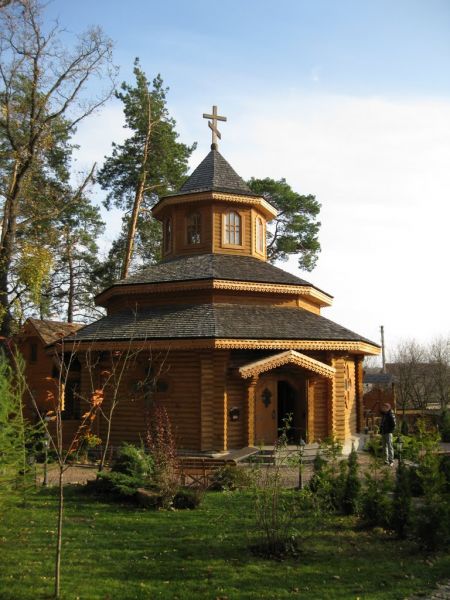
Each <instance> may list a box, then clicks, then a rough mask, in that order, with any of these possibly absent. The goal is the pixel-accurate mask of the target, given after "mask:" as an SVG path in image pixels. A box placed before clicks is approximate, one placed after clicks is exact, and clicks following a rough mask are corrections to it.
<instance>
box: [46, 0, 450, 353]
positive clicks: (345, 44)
mask: <svg viewBox="0 0 450 600" xmlns="http://www.w3.org/2000/svg"><path fill="white" fill-rule="evenodd" d="M55 18H58V19H59V21H60V23H61V25H63V26H64V27H65V28H66V30H67V33H66V38H65V42H66V43H67V44H70V43H71V42H72V39H73V38H74V36H75V34H77V33H80V32H81V31H83V30H85V29H86V28H87V27H89V26H91V25H100V26H101V27H102V28H103V30H104V31H105V33H107V34H108V35H109V36H110V37H111V38H112V39H113V40H114V60H115V63H116V65H118V66H119V68H120V73H119V80H120V81H123V80H126V81H129V82H132V80H133V78H132V67H133V60H134V58H135V57H139V58H140V60H141V65H142V67H143V69H144V71H145V72H146V73H147V75H148V76H149V77H150V78H152V77H154V76H155V75H156V74H157V73H161V75H162V77H163V79H164V82H165V84H166V85H167V86H169V88H170V91H169V94H168V108H169V112H170V114H171V115H172V116H173V117H174V118H175V119H176V121H177V131H178V132H179V134H180V140H181V141H183V142H185V143H187V144H191V143H192V142H194V141H196V142H197V143H198V147H197V150H196V151H195V152H194V153H193V155H192V157H191V162H190V165H191V168H195V166H196V165H198V163H199V162H200V161H201V160H202V159H203V157H204V156H205V155H206V154H207V152H208V151H209V146H210V143H211V139H210V132H209V129H208V127H207V123H206V121H205V120H204V119H202V114H203V112H209V111H210V109H211V106H212V105H213V104H215V105H218V107H219V113H220V114H222V115H226V116H227V118H228V121H227V122H226V123H221V124H220V129H221V132H222V141H221V143H220V147H219V150H220V152H221V153H222V154H223V156H224V157H225V158H226V159H227V160H228V162H229V163H230V164H231V165H232V166H233V168H234V169H235V170H236V171H237V172H238V173H239V174H240V175H241V176H242V177H243V178H244V179H248V178H250V177H252V176H254V177H261V178H262V177H271V178H273V179H280V178H282V177H284V178H286V180H287V182H288V183H289V184H290V185H291V186H292V188H293V189H294V190H296V191H297V192H299V193H301V194H314V195H315V196H316V197H317V199H318V201H319V202H320V204H321V206H322V209H321V215H320V221H321V223H322V227H321V231H320V242H321V245H322V252H321V254H320V258H319V260H318V264H317V267H316V268H315V269H314V270H313V271H312V272H311V273H305V272H301V271H299V270H298V268H297V261H296V259H295V258H292V259H290V260H289V261H288V262H287V263H282V264H280V265H279V266H281V267H282V268H284V269H286V270H289V271H290V272H292V273H294V274H296V275H298V276H300V277H302V278H303V279H306V280H308V281H310V282H311V283H313V284H314V285H316V286H317V287H319V288H321V289H323V290H325V291H327V292H328V293H329V294H331V295H332V296H334V303H333V306H332V307H331V308H327V309H324V310H323V313H322V314H323V315H324V316H326V317H327V318H329V319H332V320H334V321H336V322H338V323H340V324H341V325H344V326H346V327H348V328H349V329H351V330H353V331H356V332H358V333H360V334H362V335H364V336H366V337H368V338H369V339H372V340H373V341H375V342H377V343H378V342H379V337H380V336H379V328H380V325H384V328H385V339H386V346H387V351H388V355H389V353H390V352H391V353H392V352H393V351H394V349H395V346H396V345H397V344H398V343H399V342H400V341H401V340H404V339H410V338H415V339H416V340H417V341H419V342H421V343H428V342H430V341H431V340H432V339H433V338H436V337H438V336H447V335H449V333H450V317H449V309H448V307H449V296H450V284H449V281H450V277H449V272H450V269H449V266H448V263H449V258H450V257H449V242H448V238H449V235H450V232H449V222H450V209H449V190H450V72H449V68H448V65H449V64H450V35H449V34H450V2H449V1H448V0H426V1H423V0H405V1H403V0H365V1H361V0H340V1H339V2H337V1H335V0H278V2H273V0H271V1H268V0H223V1H222V2H217V1H216V2H214V1H213V0H208V2H206V1H203V0H189V1H184V0H165V2H156V1H154V0H129V1H128V2H123V0H120V1H119V0H96V1H95V2H92V0H89V1H88V0H77V2H67V1H66V0H54V1H53V2H51V3H50V4H49V6H48V8H47V12H46V20H47V21H48V23H50V22H51V21H52V20H53V19H55ZM126 135H127V132H126V130H125V129H124V127H123V116H122V108H121V103H120V102H119V101H117V100H112V101H110V102H109V103H108V104H107V105H106V106H104V107H103V109H102V110H101V111H99V112H98V113H97V114H95V115H93V116H92V117H90V118H89V119H88V120H86V121H84V122H83V123H82V124H81V125H80V127H79V129H78V132H77V137H76V141H77V142H78V143H79V145H80V149H79V151H78V153H77V163H76V166H77V168H79V169H86V168H88V167H89V166H90V165H91V164H92V162H94V161H97V162H98V163H99V164H101V163H102V161H103V159H104V156H105V155H108V154H109V153H110V149H111V143H112V141H115V142H121V141H122V140H123V139H124V137H125V136H126ZM95 197H96V199H97V201H99V202H100V201H101V197H102V193H100V192H99V191H97V193H96V195H95ZM103 215H104V218H105V220H106V222H107V230H106V233H105V237H104V240H103V246H104V248H106V247H107V244H108V243H110V242H111V240H112V239H113V238H114V236H115V235H116V234H117V232H118V231H119V229H120V218H121V215H120V213H119V212H118V211H111V212H109V213H106V212H104V213H103Z"/></svg>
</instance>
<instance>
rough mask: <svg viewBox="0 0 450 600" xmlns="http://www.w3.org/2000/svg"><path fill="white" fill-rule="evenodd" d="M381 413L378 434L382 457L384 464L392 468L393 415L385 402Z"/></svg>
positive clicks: (381, 407) (389, 406)
mask: <svg viewBox="0 0 450 600" xmlns="http://www.w3.org/2000/svg"><path fill="white" fill-rule="evenodd" d="M380 411H381V423H380V433H381V440H382V442H383V455H384V462H385V463H386V464H387V465H389V466H390V467H392V465H393V464H394V440H393V438H394V435H393V434H394V429H395V415H394V413H393V412H392V409H391V405H390V404H388V403H387V402H386V403H385V404H382V405H381V406H380Z"/></svg>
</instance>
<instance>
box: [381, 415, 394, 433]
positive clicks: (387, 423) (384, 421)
mask: <svg viewBox="0 0 450 600" xmlns="http://www.w3.org/2000/svg"><path fill="white" fill-rule="evenodd" d="M394 429H395V415H394V413H393V412H392V410H388V412H386V413H383V416H382V417H381V423H380V433H392V432H393V431H394Z"/></svg>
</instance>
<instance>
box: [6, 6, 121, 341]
mask: <svg viewBox="0 0 450 600" xmlns="http://www.w3.org/2000/svg"><path fill="white" fill-rule="evenodd" d="M42 12H43V6H42V5H41V4H40V3H39V0H18V1H16V2H12V3H10V4H8V5H7V6H6V7H5V8H3V9H2V10H1V11H0V148H1V152H0V168H1V172H0V180H1V189H0V194H1V197H2V198H3V206H2V212H3V216H2V225H1V237H0V309H1V312H2V313H3V315H2V316H3V318H2V325H1V333H2V335H6V336H9V335H10V333H11V326H12V320H13V318H12V314H11V300H10V293H11V286H10V277H11V267H12V263H13V261H14V257H15V255H16V252H17V227H18V223H19V222H20V220H21V217H22V215H21V204H20V199H21V197H24V196H25V193H26V192H27V188H28V191H29V189H30V187H29V186H31V181H30V180H31V179H32V176H33V170H34V169H35V167H36V163H37V162H38V161H39V160H44V159H46V166H49V167H51V163H50V162H49V161H48V159H47V158H46V157H47V155H48V154H49V151H51V149H52V148H53V146H54V145H55V136H57V135H59V136H62V137H64V136H65V137H66V138H68V137H69V136H70V134H71V133H73V131H74V130H75V127H76V125H77V124H78V123H79V122H80V121H81V120H82V119H84V118H86V117H87V116H88V115H90V114H91V113H92V112H93V111H94V110H96V109H97V108H98V107H99V106H101V105H102V104H103V103H104V102H105V100H106V99H107V98H109V97H110V95H111V93H112V90H113V86H112V85H109V86H108V88H107V89H106V90H105V91H103V92H102V93H100V95H99V96H98V97H96V98H94V99H89V98H86V97H85V95H84V92H85V88H86V85H87V83H88V82H89V81H90V80H92V79H96V78H102V77H104V76H105V75H110V76H112V68H111V47H112V44H111V41H110V40H109V38H107V37H105V35H104V34H103V33H102V31H101V30H100V29H99V28H92V29H90V30H89V31H87V32H86V33H85V34H84V35H82V36H80V37H79V39H78V43H77V45H76V47H75V48H74V50H71V51H68V50H67V49H66V48H65V47H64V45H63V44H62V42H61V40H60V34H61V33H62V30H61V29H60V27H59V26H58V24H56V25H54V26H53V27H51V28H46V27H44V25H43V19H42ZM50 154H51V152H50Z"/></svg>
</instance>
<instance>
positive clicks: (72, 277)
mask: <svg viewBox="0 0 450 600" xmlns="http://www.w3.org/2000/svg"><path fill="white" fill-rule="evenodd" d="M67 262H68V266H69V290H68V298H67V322H68V323H73V305H74V297H75V273H74V266H73V257H72V248H71V247H70V245H69V246H68V249H67Z"/></svg>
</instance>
